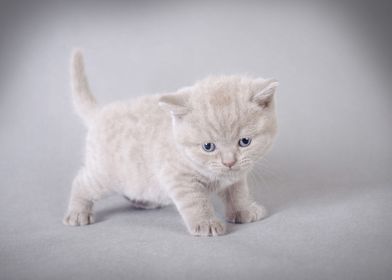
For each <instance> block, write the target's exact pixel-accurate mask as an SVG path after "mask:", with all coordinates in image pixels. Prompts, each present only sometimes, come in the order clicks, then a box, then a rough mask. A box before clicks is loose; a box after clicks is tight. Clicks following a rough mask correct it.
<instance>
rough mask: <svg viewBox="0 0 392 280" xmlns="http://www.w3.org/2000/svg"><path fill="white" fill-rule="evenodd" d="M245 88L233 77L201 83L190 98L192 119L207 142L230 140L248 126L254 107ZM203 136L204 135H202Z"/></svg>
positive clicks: (241, 82)
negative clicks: (192, 110)
mask: <svg viewBox="0 0 392 280" xmlns="http://www.w3.org/2000/svg"><path fill="white" fill-rule="evenodd" d="M247 91H248V89H247V88H246V87H245V86H244V84H243V81H241V79H240V78H237V77H233V78H231V77H223V78H218V79H213V80H208V81H207V82H206V81H204V82H203V83H202V84H200V85H199V87H198V88H197V93H196V94H195V95H194V96H193V97H194V99H193V102H192V103H193V107H194V109H195V110H194V112H193V115H194V118H195V122H196V123H197V126H198V128H199V130H200V131H203V134H207V135H208V137H210V138H211V140H218V139H219V140H223V141H232V140H235V139H237V138H238V137H239V136H240V133H241V131H243V130H244V129H245V130H246V129H247V127H248V126H251V125H252V115H253V116H255V112H254V111H255V107H256V106H254V105H253V104H252V103H251V102H250V101H249V98H248V96H249V95H248V92H247ZM204 137H206V136H204Z"/></svg>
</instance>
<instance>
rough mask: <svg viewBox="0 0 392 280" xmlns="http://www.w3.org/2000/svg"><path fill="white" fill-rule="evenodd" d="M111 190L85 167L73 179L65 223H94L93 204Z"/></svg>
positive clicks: (81, 224) (73, 224) (74, 224)
mask: <svg viewBox="0 0 392 280" xmlns="http://www.w3.org/2000/svg"><path fill="white" fill-rule="evenodd" d="M109 192H110V190H109V189H108V188H106V186H104V185H102V183H101V182H99V180H97V179H96V178H95V177H93V176H91V174H90V172H88V170H87V169H85V168H83V169H81V170H80V172H79V174H78V175H77V176H76V178H75V179H74V181H73V184H72V191H71V197H70V200H69V205H68V211H67V213H66V215H65V217H64V219H63V223H64V224H65V225H70V226H83V225H88V224H92V223H94V218H93V204H94V201H96V200H98V199H100V198H102V196H104V195H105V194H107V193H109Z"/></svg>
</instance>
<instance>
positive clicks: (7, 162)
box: [0, 1, 392, 280]
mask: <svg viewBox="0 0 392 280" xmlns="http://www.w3.org/2000/svg"><path fill="white" fill-rule="evenodd" d="M271 2H273V1H268V2H267V1H265V2H264V1H243V2H239V1H238V2H230V1H209V2H207V1H201V2H199V1H198V2H196V1H195V2H190V1H188V2H187V1H182V2H179V1H168V2H164V1H161V2H158V1H156V2H154V1H145V2H125V1H112V2H109V1H108V3H106V4H104V3H102V2H93V1H78V2H77V1H51V2H50V1H47V2H46V1H25V2H23V1H12V2H11V1H9V2H4V1H3V2H2V3H1V6H0V7H1V9H0V35H1V39H0V40H1V47H0V61H1V62H0V224H1V226H0V279H18V280H20V279H301V280H304V279H345V280H346V279H356V280H358V279H364V280H365V279H374V280H376V279H392V214H391V213H392V203H391V202H392V175H391V173H392V172H391V171H392V168H391V167H392V148H391V143H392V125H391V120H392V118H391V117H392V110H391V105H392V96H391V89H392V85H391V73H392V71H391V70H392V63H391V62H392V61H391V54H390V49H391V45H392V43H391V42H392V40H391V34H390V30H389V27H390V26H391V21H390V19H389V15H390V12H391V8H390V5H388V3H387V2H381V1H380V2H377V1H376V2H377V3H376V4H375V3H374V2H373V1H368V2H366V1H362V2H361V1H356V2H354V1H352V2H350V1H340V2H338V1H324V2H322V1H300V2H298V1H286V2H285V1H283V2H279V1H276V2H273V3H271ZM75 46H78V47H83V48H84V51H85V56H86V63H87V72H88V75H89V78H90V83H91V85H92V89H93V91H94V94H95V95H96V96H97V97H98V99H99V100H100V102H101V103H107V102H109V101H113V100H117V99H128V98H131V97H134V96H138V95H145V94H153V93H155V92H162V91H171V90H175V89H177V88H180V87H182V86H186V85H190V84H192V83H193V82H194V81H195V80H198V79H201V78H203V77H205V76H207V75H208V74H222V73H226V74H231V73H250V74H253V75H256V76H264V77H276V78H277V79H278V80H279V81H280V84H281V86H280V88H279V90H278V94H277V110H278V116H279V127H280V129H279V130H280V131H279V135H278V138H277V141H276V143H275V146H274V148H273V150H272V151H271V152H270V153H269V154H268V156H267V158H266V159H264V160H262V161H261V162H260V164H259V165H258V167H257V168H256V170H255V171H254V172H253V173H252V175H251V177H250V181H251V183H252V186H253V190H254V193H255V196H256V197H257V199H258V200H259V201H261V202H263V203H264V204H265V205H266V207H267V208H268V209H269V210H270V212H271V215H270V216H269V217H268V218H267V219H265V220H263V221H260V222H257V223H252V224H246V225H232V224H230V225H228V234H227V235H225V236H222V237H218V238H195V237H192V236H190V235H188V233H187V232H186V230H185V227H184V225H183V222H182V221H181V218H180V216H179V214H178V213H177V211H176V209H175V208H174V207H167V208H164V209H160V210H149V211H141V210H135V209H132V208H130V207H129V205H128V204H127V202H126V200H124V199H123V198H121V197H111V198H108V199H106V200H104V201H101V202H99V203H98V204H97V205H96V219H97V223H96V224H94V225H91V226H86V227H80V228H73V227H66V226H64V225H62V223H61V219H62V216H63V213H64V211H65V209H66V204H67V201H68V195H69V191H70V183H71V181H72V179H73V176H74V175H75V174H76V172H77V170H78V168H79V166H80V164H81V160H82V155H83V145H84V144H83V141H84V135H85V129H84V127H83V125H82V123H81V122H80V120H79V119H78V118H77V117H76V116H75V115H74V114H73V112H72V106H71V102H70V96H69V95H70V90H69V75H68V62H69V54H70V52H71V50H72V48H73V47H75ZM216 208H217V210H218V215H220V216H222V211H221V210H222V205H221V204H220V202H219V201H216Z"/></svg>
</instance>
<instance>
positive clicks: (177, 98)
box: [158, 92, 191, 118]
mask: <svg viewBox="0 0 392 280" xmlns="http://www.w3.org/2000/svg"><path fill="white" fill-rule="evenodd" d="M158 105H159V106H160V107H161V108H162V109H163V110H165V111H167V112H169V113H170V114H171V115H172V116H174V117H178V118H180V117H182V116H184V115H186V114H187V113H189V112H190V111H191V110H190V108H189V106H188V96H187V94H185V93H183V92H179V93H173V94H167V95H163V96H161V97H160V98H159V103H158Z"/></svg>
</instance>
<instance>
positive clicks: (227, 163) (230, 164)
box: [222, 160, 236, 168]
mask: <svg viewBox="0 0 392 280" xmlns="http://www.w3.org/2000/svg"><path fill="white" fill-rule="evenodd" d="M222 163H223V165H225V166H227V167H229V168H231V167H232V166H233V165H234V164H235V163H236V161H235V160H233V161H229V162H222Z"/></svg>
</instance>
